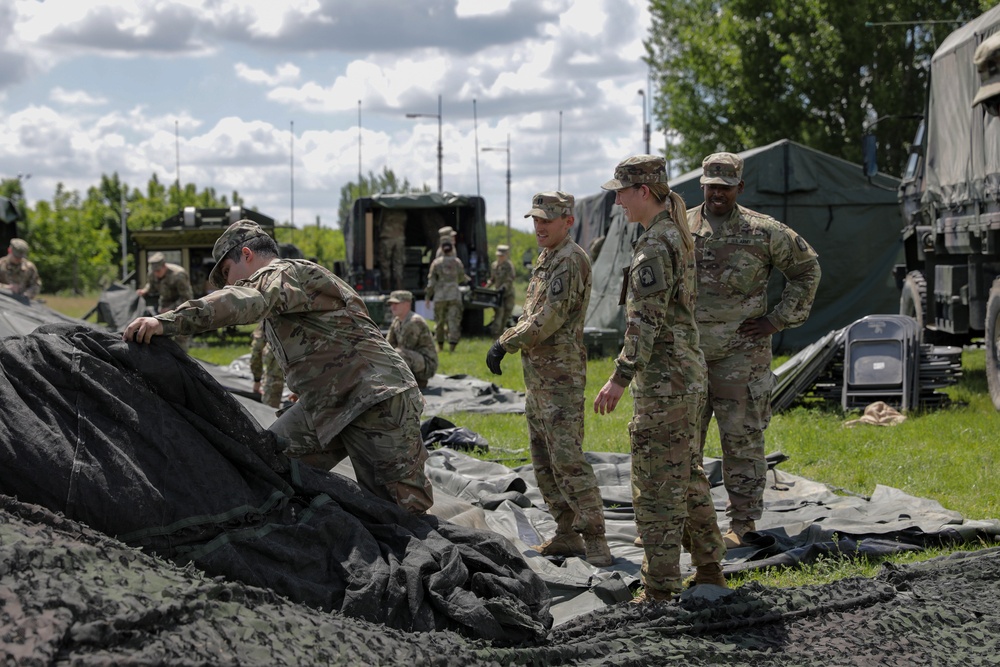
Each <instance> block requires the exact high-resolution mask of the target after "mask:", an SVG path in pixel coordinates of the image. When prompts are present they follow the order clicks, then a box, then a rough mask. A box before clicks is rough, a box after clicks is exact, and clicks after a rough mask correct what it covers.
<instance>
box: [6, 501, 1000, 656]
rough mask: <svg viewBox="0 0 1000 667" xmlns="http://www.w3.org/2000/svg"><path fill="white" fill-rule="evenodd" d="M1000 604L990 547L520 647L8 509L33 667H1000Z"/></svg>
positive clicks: (704, 600) (654, 613) (625, 616)
mask: <svg viewBox="0 0 1000 667" xmlns="http://www.w3.org/2000/svg"><path fill="white" fill-rule="evenodd" d="M701 588H705V587H701ZM698 590H699V589H695V590H693V591H689V592H688V593H687V594H686V595H687V596H691V594H692V593H695V592H696V591H698ZM711 590H716V591H717V590H719V589H711ZM998 595H1000V549H988V550H983V551H979V552H974V553H959V554H954V555H952V556H949V557H945V558H939V559H936V560H932V561H928V562H926V563H920V564H916V565H910V566H906V567H888V566H885V567H883V570H882V572H881V573H880V574H879V576H878V577H876V578H875V579H848V580H844V581H840V582H836V583H834V584H828V585H824V586H809V587H802V588H790V589H765V588H762V587H760V586H756V585H748V586H744V587H743V588H740V589H738V590H736V591H734V592H732V593H731V594H730V595H729V596H728V597H727V598H723V599H721V600H715V601H713V600H711V599H710V597H708V596H691V597H688V598H687V599H682V600H681V601H676V602H672V603H669V604H664V605H656V606H648V607H643V608H637V607H635V606H633V605H630V604H628V603H622V604H618V605H616V606H613V607H609V608H607V609H604V610H602V611H599V612H593V613H590V614H587V615H585V616H581V617H578V618H576V619H574V620H572V621H570V622H569V623H567V624H565V625H563V626H561V627H559V628H558V629H556V630H554V631H553V632H552V633H551V634H550V636H549V637H548V638H547V639H546V640H544V641H542V642H536V643H534V644H533V645H527V646H520V647H506V648H504V647H497V646H495V645H491V644H490V643H488V642H485V641H482V640H470V639H466V638H464V637H462V636H460V635H458V634H456V633H453V632H431V633H406V632H402V631H399V630H392V629H388V628H386V627H385V626H381V625H377V624H373V623H370V622H367V621H363V620H359V619H356V618H349V617H347V616H344V615H342V614H337V613H327V612H321V611H317V610H315V609H312V608H309V607H306V606H304V605H299V604H295V603H292V602H290V601H288V600H287V599H285V598H282V597H281V596H279V595H276V594H274V593H273V592H270V591H268V590H265V589H261V588H256V587H253V586H248V585H246V584H242V583H238V582H230V581H224V580H223V579H222V578H212V577H208V576H206V575H205V574H203V573H201V572H200V571H198V570H196V569H194V568H192V567H187V568H183V567H178V566H176V565H174V564H172V563H170V562H167V561H164V560H160V559H158V558H155V557H153V556H150V555H148V554H145V553H143V552H142V551H140V550H138V549H134V548H131V547H128V546H126V545H124V544H122V543H121V542H119V541H117V540H114V539H112V538H109V537H107V536H105V535H102V534H100V533H98V532H96V531H94V530H92V529H90V528H88V527H87V526H84V525H82V524H79V523H76V522H73V521H69V520H67V519H65V518H63V517H61V516H59V515H56V514H53V513H52V512H50V511H48V510H45V509H43V508H40V507H38V506H34V505H26V504H23V503H19V502H17V501H15V500H13V499H11V498H9V497H5V496H0V659H3V660H4V661H6V663H7V664H17V665H24V666H34V665H57V664H73V665H81V666H86V665H148V664H161V665H165V664H170V665H182V664H183V665H193V664H213V665H245V666H252V665H260V666H262V667H263V666H272V665H301V666H309V665H397V664H398V665H456V666H461V667H469V666H470V665H493V664H497V665H522V664H537V665H593V666H595V667H596V666H598V665H650V664H666V662H668V661H675V662H676V663H677V664H684V665H712V664H725V665H733V666H739V665H779V666H781V665H787V666H789V667H791V666H800V665H900V666H903V665H906V666H911V665H944V664H961V665H981V664H996V656H997V655H998V654H1000V653H998V652H1000V637H998V635H997V632H996V629H997V628H998V627H1000V610H998V607H997V604H996V600H997V597H998Z"/></svg>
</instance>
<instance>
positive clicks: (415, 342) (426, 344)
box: [386, 290, 438, 389]
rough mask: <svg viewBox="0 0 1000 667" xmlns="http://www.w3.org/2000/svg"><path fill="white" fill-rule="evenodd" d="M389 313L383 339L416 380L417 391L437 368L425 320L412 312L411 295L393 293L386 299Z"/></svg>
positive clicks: (431, 337)
mask: <svg viewBox="0 0 1000 667" xmlns="http://www.w3.org/2000/svg"><path fill="white" fill-rule="evenodd" d="M386 303H388V304H389V310H391V311H392V323H391V324H390V325H389V335H388V336H386V340H388V341H389V345H392V346H393V348H395V350H396V352H398V353H399V356H401V357H402V358H403V361H405V362H406V365H407V366H409V367H410V370H411V371H412V372H413V377H415V378H416V379H417V386H418V387H420V388H421V389H423V388H425V387H426V386H427V381H428V380H429V379H431V378H432V377H434V373H436V372H437V367H438V353H437V349H435V347H434V334H432V333H431V328H430V327H429V326H427V321H426V320H424V318H422V317H421V316H420V315H418V314H417V313H415V312H413V293H412V292H410V291H408V290H396V291H395V292H393V293H392V294H390V295H389V298H388V299H387V300H386Z"/></svg>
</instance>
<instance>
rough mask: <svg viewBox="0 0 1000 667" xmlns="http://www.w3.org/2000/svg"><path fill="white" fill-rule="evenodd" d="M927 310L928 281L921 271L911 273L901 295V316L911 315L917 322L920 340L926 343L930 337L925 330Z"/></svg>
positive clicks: (905, 279) (904, 280)
mask: <svg viewBox="0 0 1000 667" xmlns="http://www.w3.org/2000/svg"><path fill="white" fill-rule="evenodd" d="M926 310H927V281H926V280H924V274H923V273H921V272H920V271H910V272H909V273H907V274H906V277H905V278H904V279H903V288H902V290H900V293H899V314H900V315H909V316H910V317H912V318H913V319H915V320H916V321H917V328H918V329H920V338H921V340H925V341H926V342H931V341H929V340H927V339H928V338H929V336H928V335H927V333H928V332H926V331H925V330H924V312H925V311H926Z"/></svg>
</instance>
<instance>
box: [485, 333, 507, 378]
mask: <svg viewBox="0 0 1000 667" xmlns="http://www.w3.org/2000/svg"><path fill="white" fill-rule="evenodd" d="M505 356H507V350H505V349H503V345H501V344H500V341H495V342H494V343H493V345H492V347H490V351H489V352H487V353H486V367H487V368H489V369H490V372H491V373H493V375H503V371H502V370H500V362H501V361H502V360H503V358H504V357H505Z"/></svg>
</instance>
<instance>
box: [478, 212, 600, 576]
mask: <svg viewBox="0 0 1000 667" xmlns="http://www.w3.org/2000/svg"><path fill="white" fill-rule="evenodd" d="M573 203H574V200H573V195H570V194H567V193H565V192H542V193H540V194H537V195H535V197H534V198H533V199H532V208H531V210H530V211H528V213H527V214H526V215H525V216H524V217H526V218H527V217H531V218H533V220H534V224H535V237H536V238H537V239H538V245H539V246H540V247H541V248H542V252H541V254H540V255H539V257H538V264H537V265H536V266H535V270H534V271H533V272H532V274H531V280H530V282H529V283H528V290H527V294H526V295H525V301H524V311H523V312H522V314H521V317H520V318H519V319H518V321H517V324H516V325H514V326H513V327H511V328H510V329H507V330H506V331H504V332H503V334H502V335H501V336H500V338H499V339H498V340H497V341H496V342H495V343H493V346H492V347H491V348H490V351H489V353H488V354H487V357H486V365H487V366H488V367H489V369H490V370H491V371H492V372H493V373H494V374H496V375H500V374H501V369H500V361H501V360H502V359H503V357H504V355H506V354H507V353H508V352H517V351H520V352H521V366H522V367H523V369H524V385H525V406H524V414H525V417H527V420H528V434H529V438H530V447H531V464H532V468H533V469H534V472H535V479H536V480H537V481H538V489H539V490H540V491H541V492H542V497H543V498H544V499H545V502H546V504H547V505H548V506H549V512H550V513H551V514H552V516H553V518H554V519H555V520H556V533H555V535H554V536H553V537H552V538H551V539H548V540H546V541H545V542H543V543H542V544H541V545H539V546H538V547H536V548H537V549H538V552H539V553H540V554H542V555H543V556H580V555H586V558H587V562H589V563H590V564H591V565H595V566H597V567H607V566H608V565H611V562H612V557H611V550H610V549H609V548H608V542H607V539H606V538H605V535H604V503H603V501H602V499H601V492H600V491H599V490H598V488H597V478H596V477H595V476H594V469H593V468H592V467H591V465H590V464H589V463H588V462H587V460H586V458H584V455H583V409H584V395H583V393H584V389H585V388H586V385H587V349H586V347H585V346H584V344H583V318H584V315H585V314H586V312H587V304H588V303H589V302H590V288H591V272H590V259H589V258H588V257H587V253H586V252H584V250H583V248H581V247H580V246H578V245H577V244H576V243H574V242H573V240H572V239H571V238H569V229H570V227H572V226H573V221H574V218H573Z"/></svg>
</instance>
